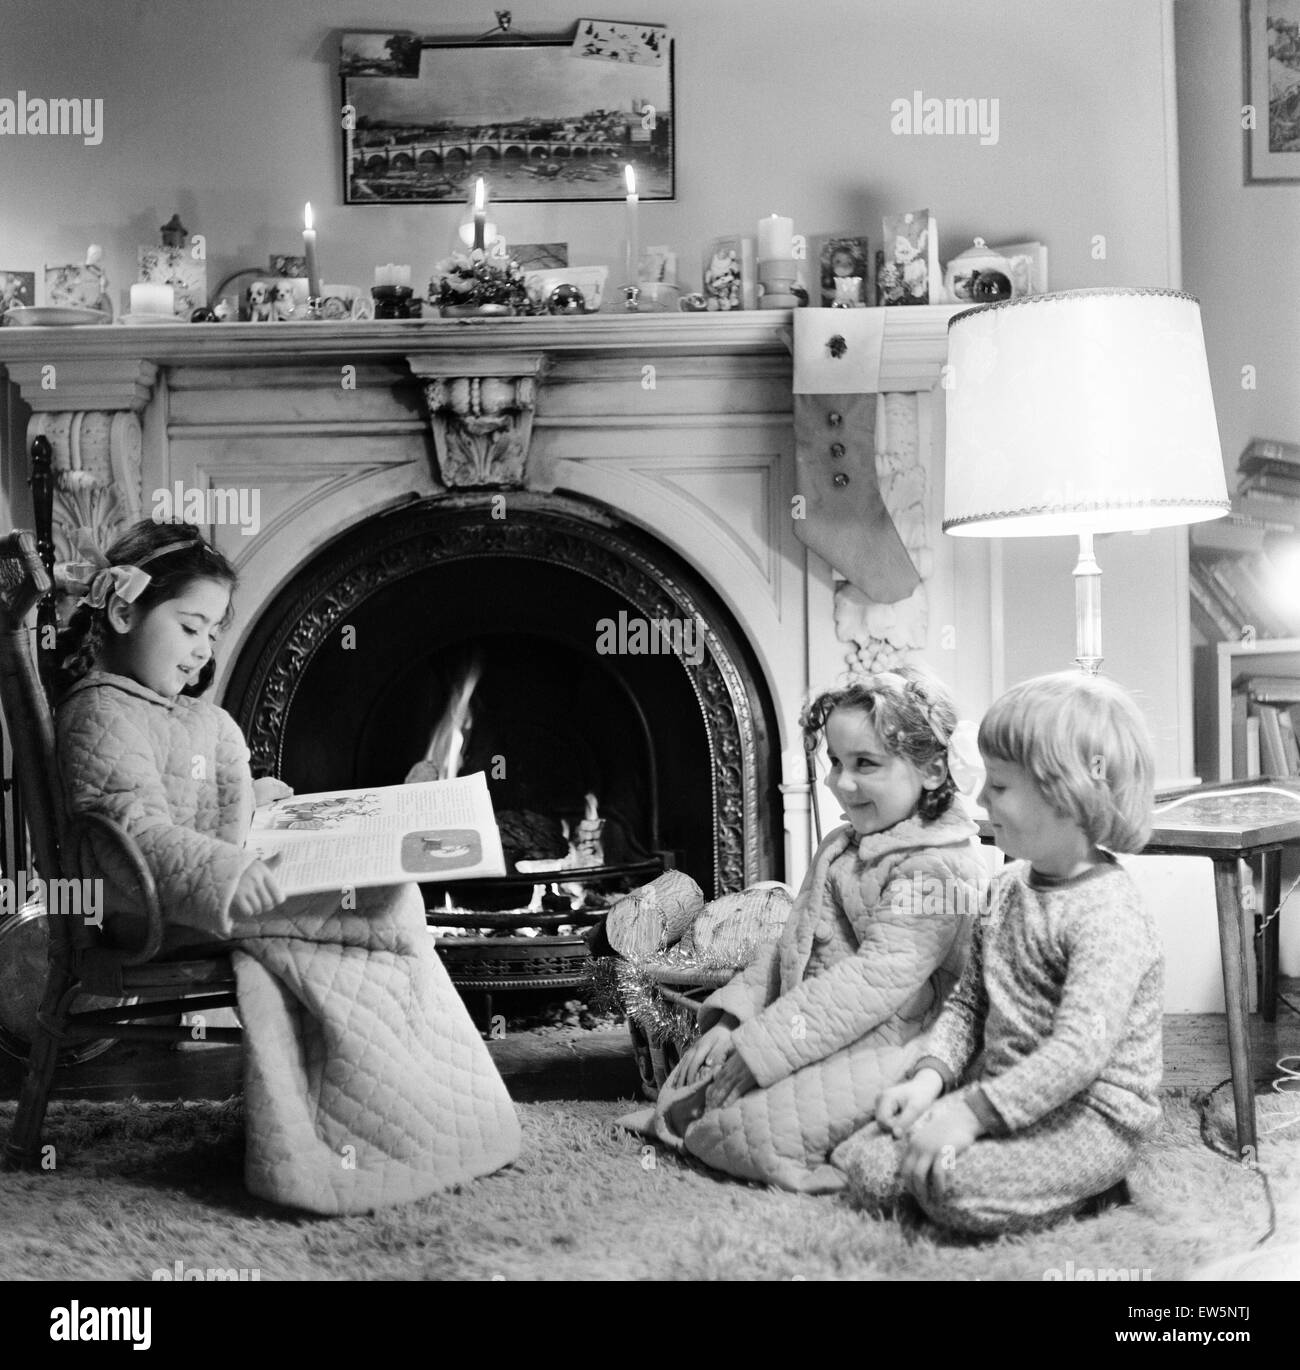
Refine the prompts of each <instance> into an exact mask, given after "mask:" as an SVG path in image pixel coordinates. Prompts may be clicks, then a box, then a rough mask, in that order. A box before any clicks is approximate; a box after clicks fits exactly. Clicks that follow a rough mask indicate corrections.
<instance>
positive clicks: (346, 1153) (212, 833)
mask: <svg viewBox="0 0 1300 1370" xmlns="http://www.w3.org/2000/svg"><path fill="white" fill-rule="evenodd" d="M81 545H82V550H83V552H84V554H85V555H86V556H87V558H88V561H87V562H86V563H83V564H82V565H81V566H80V567H79V568H76V572H77V574H78V576H79V578H80V584H81V585H82V586H83V588H84V591H85V593H84V594H83V596H82V599H81V601H80V603H79V605H78V607H77V609H76V611H75V612H74V614H73V615H72V618H71V620H70V622H69V625H68V628H67V629H66V631H65V632H64V633H63V634H62V635H61V640H60V665H61V668H62V680H61V686H62V696H61V699H60V701H59V703H58V707H57V710H56V743H57V751H58V759H59V768H60V773H61V777H62V781H63V787H64V795H65V800H66V804H67V807H68V809H69V811H70V812H71V813H74V814H75V813H81V812H92V813H99V814H104V815H106V816H107V817H109V818H111V819H113V820H114V821H115V822H117V823H118V824H120V825H121V826H122V827H123V828H124V829H125V830H126V832H127V833H128V834H129V835H130V836H131V837H132V838H133V839H134V840H135V842H136V844H137V846H138V847H139V849H140V851H141V853H142V854H143V856H144V860H145V863H146V864H147V866H148V868H149V870H150V872H151V873H152V875H153V878H154V881H155V883H156V886H157V891H158V898H159V903H160V905H161V909H162V913H163V918H164V924H165V928H164V942H163V955H169V954H175V953H176V952H178V951H183V952H185V953H186V954H190V955H193V954H195V953H196V952H199V951H208V952H211V951H213V950H215V949H220V950H223V951H230V952H232V954H233V961H234V968H235V972H236V976H237V979H238V989H239V999H240V1011H241V1015H242V1016H243V1018H244V1022H245V1026H246V1029H247V1039H246V1051H245V1063H246V1064H245V1105H246V1110H245V1111H246V1116H247V1123H248V1150H247V1159H246V1179H247V1182H248V1186H249V1188H250V1189H251V1190H252V1191H253V1192H254V1193H256V1194H259V1195H261V1196H262V1197H265V1198H270V1199H273V1200H276V1201H279V1202H284V1203H290V1204H294V1205H296V1206H299V1207H303V1208H308V1209H311V1210H313V1211H316V1212H325V1213H345V1212H357V1211H363V1210H365V1209H369V1208H373V1207H378V1206H380V1205H382V1204H388V1203H395V1202H401V1201H404V1200H408V1199H415V1198H419V1197H421V1196H422V1195H424V1194H427V1193H430V1192H432V1191H434V1190H437V1189H443V1188H446V1187H448V1186H450V1185H453V1184H456V1183H459V1182H460V1181H463V1180H466V1179H469V1178H471V1177H473V1176H476V1175H484V1174H488V1173H490V1172H491V1171H494V1170H496V1169H498V1168H499V1167H501V1166H503V1165H506V1164H508V1163H509V1162H510V1161H512V1160H513V1159H514V1158H515V1157H516V1156H517V1155H518V1151H519V1125H518V1121H517V1119H516V1117H515V1113H514V1108H513V1106H512V1104H511V1102H510V1099H509V1096H508V1095H507V1093H506V1090H505V1086H504V1084H503V1083H502V1081H501V1078H500V1076H499V1075H498V1074H497V1071H496V1068H495V1066H494V1065H493V1064H492V1061H491V1058H490V1057H489V1056H488V1054H487V1050H486V1047H485V1046H484V1043H483V1041H482V1039H481V1038H480V1036H479V1034H478V1032H477V1030H476V1029H475V1027H474V1025H473V1023H472V1022H471V1020H470V1017H469V1015H468V1013H467V1012H466V1010H465V1008H464V1005H463V1004H462V1003H461V1001H460V998H459V996H458V994H457V993H456V990H455V988H454V987H453V986H452V984H451V982H450V980H449V979H448V977H447V973H446V971H445V970H444V969H443V967H442V963H441V962H440V960H439V959H438V956H437V954H436V952H435V950H434V947H433V944H432V940H431V939H430V937H429V935H428V932H427V930H426V926H425V919H424V905H423V900H422V899H421V897H420V892H419V889H418V887H417V886H416V885H414V884H404V885H392V886H386V887H379V888H371V889H351V888H349V887H344V888H341V889H339V890H337V891H330V892H326V893H323V894H309V895H297V896H294V897H292V898H286V897H285V895H284V892H283V890H282V889H281V888H280V886H279V884H278V883H277V880H276V873H275V868H274V862H272V861H260V860H258V859H257V858H256V856H254V855H253V854H252V853H250V852H248V851H246V850H245V848H244V843H245V839H246V838H247V836H248V831H249V824H250V820H251V816H252V811H253V805H254V801H255V799H256V800H257V801H259V802H262V803H265V802H268V801H270V800H273V799H277V798H282V797H284V796H285V795H287V794H288V793H291V791H289V789H288V787H287V786H285V785H283V784H281V783H280V782H279V781H278V780H274V779H262V780H258V781H256V782H255V781H254V780H253V779H252V776H251V773H250V770H249V752H248V747H247V745H246V744H245V742H244V738H243V735H242V734H241V733H240V730H239V727H238V725H237V724H236V723H235V721H234V719H233V718H231V716H230V715H229V714H228V713H226V712H225V710H224V709H221V708H218V707H217V706H216V705H215V704H211V703H209V702H207V701H206V700H204V699H203V698H202V697H201V696H202V694H203V692H204V690H205V688H206V687H207V685H208V684H209V683H210V681H211V679H212V676H213V672H214V665H213V653H214V651H215V649H216V644H217V642H218V640H219V637H220V634H221V631H222V629H223V628H224V627H225V626H226V625H227V624H228V622H229V621H230V617H231V596H232V593H233V591H234V588H235V584H236V577H235V573H234V570H233V569H232V567H231V565H230V563H229V562H228V561H227V560H226V559H225V557H223V556H222V555H221V554H220V553H219V552H218V551H216V550H215V549H214V548H213V547H211V546H209V544H208V543H207V542H206V541H205V540H204V539H203V537H202V535H201V534H200V533H199V531H198V530H197V529H196V528H194V527H192V526H190V525H187V524H174V523H163V524H159V523H154V522H151V521H149V520H145V521H143V522H141V523H138V524H136V525H135V526H134V527H132V528H130V529H129V530H128V531H127V532H126V533H124V534H123V535H122V536H121V537H120V538H119V539H118V540H117V541H116V542H115V543H114V544H113V545H112V547H110V548H109V550H108V553H107V555H101V554H99V553H97V552H96V551H95V550H94V548H93V545H90V544H87V543H85V542H84V540H83V542H82V544H81ZM104 866H105V868H104V869H103V870H102V871H83V872H80V874H82V875H83V876H86V877H103V878H104V879H105V881H106V884H107V888H108V896H109V897H108V900H107V901H106V906H107V908H108V909H109V910H110V913H109V918H108V920H107V922H106V926H105V932H106V934H107V935H108V936H109V937H110V938H111V939H113V940H115V941H117V942H118V943H119V944H121V945H125V946H131V945H132V944H134V943H135V942H137V941H138V939H139V936H140V932H141V926H140V916H139V915H138V914H136V915H134V916H133V914H132V912H131V910H130V903H129V896H123V895H122V894H121V893H120V891H121V890H122V889H123V888H129V886H126V885H125V883H124V882H122V881H120V880H119V881H117V882H115V881H114V878H113V877H114V870H113V863H112V862H111V861H110V860H109V859H108V858H107V857H105V858H104ZM114 890H117V891H119V893H118V897H117V898H116V899H114V897H113V893H114ZM115 903H116V905H117V912H116V913H114V912H112V910H113V908H114V904H115Z"/></svg>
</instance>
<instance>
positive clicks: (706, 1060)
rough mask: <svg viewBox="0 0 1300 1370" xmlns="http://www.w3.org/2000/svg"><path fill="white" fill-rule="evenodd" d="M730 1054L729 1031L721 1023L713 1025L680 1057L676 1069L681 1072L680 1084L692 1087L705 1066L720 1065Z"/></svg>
mask: <svg viewBox="0 0 1300 1370" xmlns="http://www.w3.org/2000/svg"><path fill="white" fill-rule="evenodd" d="M730 1053H731V1029H730V1028H729V1027H726V1026H724V1024H723V1023H714V1025H713V1026H712V1027H711V1028H710V1029H709V1030H708V1031H707V1032H705V1033H704V1034H702V1035H701V1037H700V1038H699V1040H698V1041H697V1042H695V1044H694V1045H693V1046H691V1047H690V1048H689V1050H688V1051H687V1052H686V1054H685V1055H684V1056H683V1057H682V1059H681V1063H680V1064H679V1065H678V1067H677V1069H678V1070H679V1071H681V1083H682V1084H684V1085H693V1084H694V1083H695V1082H696V1080H698V1079H699V1077H700V1072H701V1071H702V1070H704V1069H705V1067H706V1066H707V1067H710V1068H711V1067H713V1066H716V1065H721V1063H722V1062H723V1061H724V1060H726V1058H727V1056H728V1055H730Z"/></svg>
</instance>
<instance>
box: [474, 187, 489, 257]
mask: <svg viewBox="0 0 1300 1370" xmlns="http://www.w3.org/2000/svg"><path fill="white" fill-rule="evenodd" d="M486 231H487V191H486V189H485V188H484V185H483V178H482V176H480V177H479V178H478V180H476V181H475V182H474V251H475V252H482V251H483V247H484V241H483V240H484V238H485V236H486Z"/></svg>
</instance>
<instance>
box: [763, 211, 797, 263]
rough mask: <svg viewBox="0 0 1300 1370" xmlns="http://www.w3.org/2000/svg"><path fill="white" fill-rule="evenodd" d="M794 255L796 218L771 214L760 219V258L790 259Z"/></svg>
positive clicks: (764, 260) (783, 260) (768, 259)
mask: <svg viewBox="0 0 1300 1370" xmlns="http://www.w3.org/2000/svg"><path fill="white" fill-rule="evenodd" d="M793 256H794V220H793V219H783V218H782V217H781V216H780V215H779V214H771V215H769V216H768V217H767V218H766V219H760V220H759V221H758V260H759V261H760V262H770V261H781V262H785V261H789V260H790V258H792V257H793Z"/></svg>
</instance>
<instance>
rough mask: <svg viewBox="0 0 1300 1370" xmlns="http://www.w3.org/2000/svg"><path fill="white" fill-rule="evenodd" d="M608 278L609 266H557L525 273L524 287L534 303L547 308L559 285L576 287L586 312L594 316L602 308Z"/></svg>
mask: <svg viewBox="0 0 1300 1370" xmlns="http://www.w3.org/2000/svg"><path fill="white" fill-rule="evenodd" d="M608 276H609V267H607V266H555V267H551V268H550V269H548V270H546V271H528V272H525V274H524V286H525V288H526V289H527V291H528V296H529V298H530V299H531V300H532V301H533V303H534V304H535V305H538V306H540V307H542V308H545V306H546V302H547V301H548V300H549V299H550V298H551V291H552V290H554V289H555V287H556V286H557V285H576V286H577V287H578V289H579V290H581V291H582V298H583V299H584V300H585V301H586V312H587V313H588V314H594V313H595V312H596V310H598V309H599V308H600V301H601V297H602V296H603V294H604V291H605V281H606V279H607V278H608Z"/></svg>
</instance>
